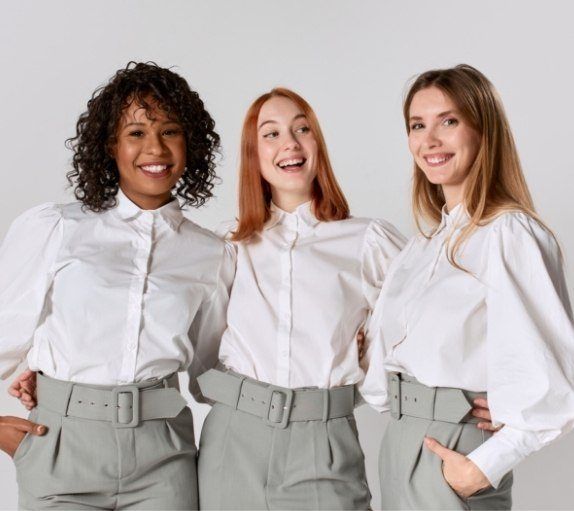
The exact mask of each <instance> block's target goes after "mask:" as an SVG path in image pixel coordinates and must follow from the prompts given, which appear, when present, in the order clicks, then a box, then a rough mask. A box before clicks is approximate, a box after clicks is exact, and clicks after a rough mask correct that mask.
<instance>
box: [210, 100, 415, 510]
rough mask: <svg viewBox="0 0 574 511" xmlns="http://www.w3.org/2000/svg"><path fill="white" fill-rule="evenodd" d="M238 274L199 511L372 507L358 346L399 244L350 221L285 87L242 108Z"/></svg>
mask: <svg viewBox="0 0 574 511" xmlns="http://www.w3.org/2000/svg"><path fill="white" fill-rule="evenodd" d="M227 236H228V237H229V238H230V239H231V240H232V241H234V242H235V245H236V248H237V253H238V261H237V273H236V277H235V281H234V285H233V289H232V294H231V297H230V303H229V309H228V316H227V321H228V327H227V330H226V332H225V334H224V336H223V338H222V342H221V348H220V361H221V363H222V364H223V366H224V367H223V368H221V369H222V370H211V371H209V372H207V373H206V374H205V375H203V376H202V377H200V386H201V388H202V392H203V394H204V395H205V396H206V397H207V398H209V399H211V400H213V401H215V405H214V407H213V408H212V410H211V412H210V414H209V416H208V417H207V419H206V421H205V424H204V427H203V432H202V436H201V441H200V453H201V454H200V458H199V485H200V491H199V493H200V507H201V508H203V509H231V508H232V509H368V508H369V507H370V493H369V489H368V486H367V482H366V478H365V467H364V457H363V453H362V451H361V447H360V445H359V441H358V436H357V428H356V424H355V420H354V417H353V409H354V406H355V388H356V386H357V385H359V384H360V383H361V381H362V379H363V376H364V371H365V369H366V368H364V367H362V364H361V362H360V361H359V356H358V346H357V342H356V341H355V339H356V336H357V332H358V331H359V330H360V328H361V327H362V326H363V325H364V323H365V321H366V319H367V317H368V315H369V312H370V310H371V308H372V307H373V305H374V303H375V300H376V298H377V296H378V294H379V291H380V287H381V284H382V281H383V278H384V276H385V273H386V270H387V267H388V265H389V263H390V261H391V259H392V258H393V257H394V256H395V255H397V254H398V252H399V251H400V250H401V248H402V246H403V243H404V238H403V237H402V236H401V234H399V233H398V232H397V230H396V229H395V228H394V227H393V226H391V225H390V224H389V223H387V222H384V221H380V220H371V219H365V218H351V217H350V215H349V207H348V205H347V201H346V199H345V197H344V195H343V193H342V191H341V189H340V188H339V185H338V184H337V181H336V179H335V176H334V174H333V171H332V168H331V164H330V162H329V156H328V154H327V149H326V145H325V141H324V139H323V135H322V133H321V129H320V127H319V123H318V121H317V117H316V116H315V114H314V112H313V110H312V109H311V107H310V106H309V104H308V103H307V102H306V101H305V100H304V99H303V98H301V97H300V96H299V95H297V94H295V93H294V92H292V91H289V90H286V89H274V90H272V91H271V92H269V93H267V94H264V95H262V96H261V97H259V98H258V99H257V100H256V101H255V102H254V103H253V104H252V105H251V107H250V108H249V110H248V112H247V116H246V119H245V122H244V125H243V135H242V142H241V164H240V187H239V218H238V222H237V223H236V224H235V225H233V226H229V229H227Z"/></svg>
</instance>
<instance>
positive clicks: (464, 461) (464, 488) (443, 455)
mask: <svg viewBox="0 0 574 511" xmlns="http://www.w3.org/2000/svg"><path fill="white" fill-rule="evenodd" d="M425 445H426V447H427V448H428V449H429V450H431V451H432V452H433V453H435V454H436V455H437V456H438V457H439V458H440V459H441V460H442V473H443V476H444V479H445V481H446V482H447V483H448V485H449V486H450V487H451V488H452V489H453V490H454V491H455V492H456V493H457V494H458V495H459V496H460V497H461V498H463V499H467V498H468V497H470V496H472V495H474V494H475V493H476V492H478V491H480V490H483V489H484V488H488V487H489V486H490V482H489V480H488V479H487V478H486V476H485V475H484V474H483V473H482V471H481V470H480V469H479V468H478V467H477V466H476V465H475V464H474V463H473V462H472V461H471V460H469V459H468V458H467V457H466V456H464V455H463V454H460V453H458V452H456V451H453V450H452V449H449V448H447V447H444V446H443V445H441V444H440V443H439V442H437V441H436V440H435V439H434V438H429V437H427V438H425Z"/></svg>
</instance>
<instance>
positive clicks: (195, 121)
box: [66, 62, 220, 212]
mask: <svg viewBox="0 0 574 511" xmlns="http://www.w3.org/2000/svg"><path fill="white" fill-rule="evenodd" d="M133 101H136V102H137V104H138V105H141V106H142V107H143V108H145V109H146V111H148V112H150V110H152V109H153V105H150V101H151V102H153V104H154V105H157V107H159V108H161V109H162V110H163V111H165V112H166V114H167V115H168V116H169V117H170V118H173V119H174V120H177V121H178V122H179V123H180V124H181V125H182V127H183V130H184V132H185V139H186V170H185V172H184V173H183V175H182V177H181V179H180V181H179V182H178V184H177V187H176V194H177V195H178V196H179V197H181V198H182V199H183V202H184V204H186V205H191V206H195V207H199V206H202V205H203V204H205V201H206V200H207V199H209V198H210V197H212V195H213V194H212V192H211V190H212V188H213V185H214V181H215V180H216V179H217V176H216V175H215V158H216V155H217V153H218V151H219V147H220V145H219V143H220V139H219V135H218V134H217V133H216V132H215V131H214V128H215V122H214V121H213V119H212V118H211V116H210V115H209V113H208V112H207V110H206V109H205V107H204V105H203V101H201V99H200V97H199V95H198V94H197V92H195V91H193V90H191V89H190V87H189V85H188V84H187V82H186V81H185V80H184V79H183V78H182V77H181V76H179V75H178V74H176V73H174V72H173V71H171V70H169V69H166V68H162V67H159V66H158V65H157V64H155V63H154V62H146V63H143V62H129V63H128V64H127V66H126V67H125V68H124V69H120V70H119V71H118V72H117V73H116V74H115V75H114V76H113V77H112V78H111V80H110V81H109V82H108V84H107V85H105V86H103V87H100V88H98V89H96V91H95V92H94V94H93V95H92V98H91V99H90V100H89V101H88V106H87V110H86V111H85V112H84V113H82V114H81V115H80V118H79V119H78V122H77V123H76V136H75V137H72V138H69V139H68V140H67V141H66V145H67V147H68V148H70V149H71V150H72V151H73V152H74V156H73V158H72V166H73V169H72V170H70V171H69V172H68V173H67V178H68V181H69V183H70V186H73V187H74V195H75V196H76V198H77V199H78V200H80V201H81V202H82V203H83V204H84V206H86V207H87V208H88V209H90V210H92V211H96V212H99V211H104V210H106V209H109V208H111V207H113V206H115V205H116V195H117V193H118V188H119V172H118V168H117V165H116V162H115V160H114V158H113V157H112V156H111V147H112V146H113V145H114V144H115V142H116V130H117V127H118V123H119V121H120V119H121V117H122V113H123V111H124V110H125V109H126V108H127V107H128V106H129V105H130V104H131V103H132V102H133Z"/></svg>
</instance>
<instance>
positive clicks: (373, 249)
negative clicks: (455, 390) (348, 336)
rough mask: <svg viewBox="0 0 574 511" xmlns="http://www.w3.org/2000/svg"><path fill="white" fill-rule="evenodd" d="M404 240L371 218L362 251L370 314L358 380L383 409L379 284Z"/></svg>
mask: <svg viewBox="0 0 574 511" xmlns="http://www.w3.org/2000/svg"><path fill="white" fill-rule="evenodd" d="M405 242H406V239H405V238H404V236H403V235H402V234H401V233H400V232H399V231H397V230H396V229H395V228H394V227H393V226H392V225H390V224H388V223H386V222H382V221H380V220H374V221H373V222H371V225H370V226H369V228H368V230H367V232H366V235H365V247H364V253H363V291H364V294H365V297H366V299H367V302H368V303H369V307H370V309H371V313H370V314H369V318H368V320H367V324H366V327H365V347H364V352H365V354H364V356H363V358H362V359H361V361H360V366H361V369H362V370H363V372H364V374H365V376H364V378H363V380H362V381H361V382H360V383H359V385H358V388H359V393H360V395H361V397H362V398H363V399H364V400H365V401H366V402H367V403H368V404H369V405H371V406H372V407H373V408H375V409H376V410H377V411H380V412H382V411H384V410H385V409H386V408H385V402H386V378H385V371H384V368H383V360H384V353H383V342H382V338H381V336H382V332H381V329H380V328H377V326H376V325H378V324H380V316H381V312H382V310H381V308H382V303H381V299H380V298H379V297H380V295H381V287H382V286H383V282H384V279H385V277H386V276H387V275H388V272H389V268H390V267H391V264H392V262H393V261H394V260H395V259H396V258H397V257H398V255H399V253H400V252H401V250H402V249H403V248H404V246H405Z"/></svg>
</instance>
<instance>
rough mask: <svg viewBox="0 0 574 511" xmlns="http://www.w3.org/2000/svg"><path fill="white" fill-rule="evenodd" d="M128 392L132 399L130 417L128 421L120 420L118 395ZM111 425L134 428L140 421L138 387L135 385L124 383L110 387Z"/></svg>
mask: <svg viewBox="0 0 574 511" xmlns="http://www.w3.org/2000/svg"><path fill="white" fill-rule="evenodd" d="M121 394H130V395H131V397H132V399H131V402H132V405H131V410H132V419H131V421H129V422H120V419H119V411H120V404H119V400H120V395H121ZM110 406H112V407H113V408H112V426H114V428H135V427H136V426H137V425H138V424H139V422H140V389H139V388H138V387H137V386H135V385H125V386H121V387H114V388H113V389H112V402H111V404H110Z"/></svg>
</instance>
